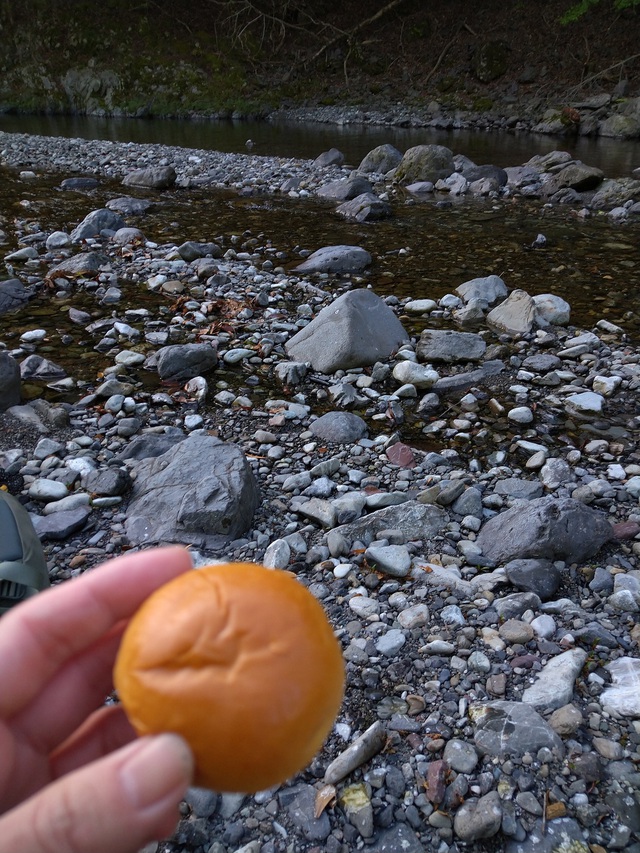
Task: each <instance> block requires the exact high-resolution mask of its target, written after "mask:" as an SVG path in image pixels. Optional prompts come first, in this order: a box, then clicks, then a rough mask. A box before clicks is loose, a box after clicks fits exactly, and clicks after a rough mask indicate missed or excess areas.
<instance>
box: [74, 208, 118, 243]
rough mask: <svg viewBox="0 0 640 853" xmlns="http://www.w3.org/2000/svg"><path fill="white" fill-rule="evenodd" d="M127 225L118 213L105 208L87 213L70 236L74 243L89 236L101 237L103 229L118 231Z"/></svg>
mask: <svg viewBox="0 0 640 853" xmlns="http://www.w3.org/2000/svg"><path fill="white" fill-rule="evenodd" d="M126 225H127V223H126V222H125V221H124V219H123V218H122V217H121V216H118V214H117V213H114V211H112V210H108V209H107V208H103V209H102V210H93V211H91V213H89V214H87V216H85V218H84V219H83V220H82V222H81V223H80V224H79V225H77V226H76V227H75V228H74V229H73V231H72V232H71V235H70V236H71V240H72V242H73V243H79V242H80V240H86V239H87V238H88V237H99V236H100V234H101V233H102V232H103V231H117V230H118V229H119V228H125V227H126Z"/></svg>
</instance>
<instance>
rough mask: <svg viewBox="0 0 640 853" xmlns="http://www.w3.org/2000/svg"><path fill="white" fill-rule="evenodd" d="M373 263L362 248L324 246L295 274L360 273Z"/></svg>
mask: <svg viewBox="0 0 640 853" xmlns="http://www.w3.org/2000/svg"><path fill="white" fill-rule="evenodd" d="M370 263H371V255H370V254H369V252H367V251H366V250H365V249H361V248H360V246H324V247H323V248H322V249H318V251H317V252H314V253H313V254H312V255H309V257H308V258H307V259H306V260H304V261H303V262H302V263H301V264H298V266H297V267H295V269H294V272H301V273H314V272H334V273H358V272H362V271H363V270H364V268H365V267H368V266H369V264H370Z"/></svg>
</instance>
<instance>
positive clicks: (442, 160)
mask: <svg viewBox="0 0 640 853" xmlns="http://www.w3.org/2000/svg"><path fill="white" fill-rule="evenodd" d="M453 171H454V165H453V154H452V152H451V151H450V150H449V149H448V148H445V147H444V146H443V145H415V146H414V147H413V148H409V149H408V150H407V151H405V153H404V155H403V157H402V160H401V161H400V163H399V164H398V165H397V167H396V169H395V171H394V173H393V177H394V180H396V181H400V182H401V183H403V184H411V183H414V182H415V181H432V182H433V183H435V182H436V181H438V180H440V178H448V177H449V175H451V174H452V173H453Z"/></svg>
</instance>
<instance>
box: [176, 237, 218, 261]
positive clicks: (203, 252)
mask: <svg viewBox="0 0 640 853" xmlns="http://www.w3.org/2000/svg"><path fill="white" fill-rule="evenodd" d="M178 252H179V254H180V257H181V258H182V259H183V260H185V261H187V263H190V262H191V261H195V260H196V259H198V258H205V257H207V255H209V256H210V257H212V258H221V257H222V249H221V248H220V246H218V244H217V243H199V242H197V241H196V240H187V241H186V243H182V244H181V245H180V246H178Z"/></svg>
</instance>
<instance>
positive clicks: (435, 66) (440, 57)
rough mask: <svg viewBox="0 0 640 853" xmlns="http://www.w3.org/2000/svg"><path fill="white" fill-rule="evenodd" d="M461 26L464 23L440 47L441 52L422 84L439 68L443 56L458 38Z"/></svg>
mask: <svg viewBox="0 0 640 853" xmlns="http://www.w3.org/2000/svg"><path fill="white" fill-rule="evenodd" d="M463 27H464V24H460V26H459V27H458V29H457V30H456V31H455V33H454V35H453V38H451V39H450V40H449V41H448V42H447V43H446V44H445V46H444V47H443V48H442V51H441V53H440V56H439V57H438V59H437V60H436V64H435V65H434V66H433V68H432V69H431V71H430V72H429V73H428V74H427V76H426V77H425V79H424V84H426V83H428V82H429V80H430V79H431V78H432V77H433V75H434V74H435V73H436V71H437V70H438V68H440V65H441V64H442V60H443V59H444V58H445V56H446V55H447V53H448V52H449V49H450V48H451V47H453V45H454V44H455V41H456V39H457V38H458V36H459V35H460V30H461V29H462V28H463Z"/></svg>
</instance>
